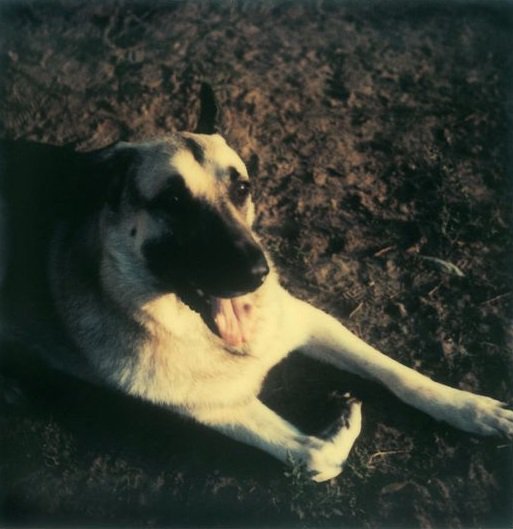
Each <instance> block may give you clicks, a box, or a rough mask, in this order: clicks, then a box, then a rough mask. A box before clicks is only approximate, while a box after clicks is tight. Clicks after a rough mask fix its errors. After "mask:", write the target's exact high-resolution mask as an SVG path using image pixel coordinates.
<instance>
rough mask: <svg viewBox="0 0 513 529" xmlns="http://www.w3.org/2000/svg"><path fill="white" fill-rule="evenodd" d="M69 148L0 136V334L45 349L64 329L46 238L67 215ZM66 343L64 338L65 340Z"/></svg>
mask: <svg viewBox="0 0 513 529" xmlns="http://www.w3.org/2000/svg"><path fill="white" fill-rule="evenodd" d="M74 156H75V155H74V154H73V152H72V151H71V150H68V149H66V148H62V147H54V146H48V145H41V144H36V143H30V142H18V141H2V142H0V340H1V341H2V342H3V343H5V341H6V340H8V341H12V340H15V341H16V342H21V343H23V344H24V345H26V346H29V347H32V346H36V344H37V349H38V350H45V351H51V350H54V349H55V347H57V348H59V347H63V346H64V342H65V338H64V337H65V333H64V332H63V329H62V324H61V323H60V320H59V318H58V317H57V315H56V312H55V306H54V302H53V300H52V295H51V291H50V285H49V281H48V268H49V260H50V258H51V241H52V238H53V235H54V232H55V229H56V226H57V224H58V223H59V221H62V220H65V219H66V218H69V216H70V212H71V211H72V208H71V207H70V204H71V201H72V200H71V199H72V195H74V194H75V191H74V190H73V187H74V186H73V179H74V178H75V172H74V169H73V167H74V165H75V162H74ZM65 345H66V347H67V346H68V344H67V343H66V344H65Z"/></svg>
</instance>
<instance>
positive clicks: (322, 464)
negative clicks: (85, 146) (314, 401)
mask: <svg viewBox="0 0 513 529" xmlns="http://www.w3.org/2000/svg"><path fill="white" fill-rule="evenodd" d="M217 119H218V107H217V103H216V101H215V97H214V94H213V92H212V89H211V88H210V87H209V86H208V85H203V86H202V89H201V104H200V116H199V119H198V126H197V128H196V129H195V131H194V132H179V133H174V134H170V135H169V136H166V137H163V138H159V139H156V140H152V141H148V142H145V143H126V142H119V143H117V144H115V145H112V146H109V147H106V148H103V149H100V150H97V151H93V152H89V153H75V152H73V151H72V150H70V149H66V148H57V147H42V146H38V145H28V146H27V145H25V146H24V147H23V149H22V148H21V147H18V146H17V144H16V142H15V143H9V142H4V143H3V144H2V153H3V154H2V163H1V167H2V172H3V175H4V177H3V179H2V183H1V188H0V189H1V191H2V196H3V199H2V200H1V202H0V205H1V207H0V213H1V214H2V216H3V221H2V223H1V225H0V246H1V247H2V257H3V259H2V265H1V266H0V278H2V280H3V293H2V319H1V327H0V333H1V336H2V339H3V340H19V341H24V340H25V342H27V343H28V342H30V343H33V341H34V340H33V338H34V336H37V337H38V344H37V346H36V349H37V352H38V354H42V355H43V356H44V357H45V358H46V360H47V361H48V362H49V363H50V364H51V365H52V366H53V367H55V368H58V369H62V370H65V371H67V372H69V373H71V374H73V375H76V376H78V377H81V378H83V379H86V380H89V381H92V382H94V383H100V384H107V385H109V386H113V387H115V388H118V389H120V390H121V391H123V392H125V393H127V394H129V395H133V396H136V397H140V398H142V399H145V400H147V401H150V402H152V403H154V404H157V405H159V406H164V407H166V408H169V409H171V410H174V411H175V412H177V413H178V414H181V415H184V416H187V417H191V418H193V419H194V420H196V421H198V422H199V423H202V424H204V425H207V426H209V427H211V428H213V429H215V430H217V431H219V432H222V433H223V434H225V435H227V436H229V437H231V438H233V439H236V440H238V441H241V442H243V443H247V444H249V445H252V446H254V447H257V448H260V449H262V450H264V451H265V452H267V453H269V454H270V455H272V456H274V457H275V458H278V459H279V460H280V461H282V462H284V463H290V462H294V463H295V464H301V465H303V466H304V467H305V468H306V470H307V472H308V473H309V475H310V476H311V477H312V479H313V480H315V481H318V482H322V481H325V480H329V479H331V478H334V477H335V476H337V475H338V474H339V473H340V472H341V471H342V468H343V465H344V462H345V461H346V459H347V457H348V455H349V452H350V450H351V448H352V446H353V444H354V442H355V440H356V439H357V437H358V435H359V433H360V428H361V421H362V415H361V402H359V401H358V400H357V399H354V398H349V399H348V400H347V406H346V407H347V410H345V411H344V412H343V413H341V415H340V419H339V420H338V421H336V423H335V424H333V425H332V426H331V427H330V428H329V430H328V431H327V432H326V433H325V434H323V435H320V436H313V435H306V434H304V433H302V432H301V431H300V430H299V429H297V428H296V427H294V426H293V425H292V424H290V423H289V422H287V421H285V420H284V419H283V418H281V417H280V416H279V415H277V414H276V413H275V412H274V411H272V410H271V409H269V408H268V407H266V406H265V405H264V404H263V403H262V402H261V401H260V400H259V398H258V395H259V392H260V389H261V387H262V383H263V381H264V379H265V377H266V375H267V373H268V372H269V370H270V369H271V368H272V367H273V366H275V365H276V364H277V363H279V362H280V361H281V360H283V359H284V358H285V357H286V356H287V355H288V354H289V353H290V352H291V351H293V350H296V349H299V350H301V351H302V352H303V353H304V354H306V355H309V356H311V357H312V358H314V359H317V360H319V361H322V362H324V363H328V364H331V365H332V366H334V367H335V368H337V369H342V370H347V371H349V372H351V373H354V374H357V375H359V376H361V377H366V378H369V379H372V380H374V381H376V382H379V383H382V384H384V385H385V386H386V387H387V388H388V389H389V390H390V391H391V392H392V393H394V394H395V395H396V396H397V397H398V398H399V399H401V400H403V401H404V402H406V403H408V404H410V405H412V406H414V407H416V408H418V409H419V410H422V411H423V412H425V413H427V414H429V415H430V416H432V417H434V418H435V419H438V420H440V421H445V422H447V423H449V424H450V425H452V426H454V427H456V428H460V429H462V430H465V431H467V432H471V433H475V434H481V435H506V436H509V437H513V411H512V410H510V409H508V408H507V406H506V405H505V404H504V403H502V402H499V401H497V400H494V399H492V398H489V397H485V396H479V395H475V394H472V393H469V392H466V391H462V390H459V389H455V388H452V387H448V386H446V385H443V384H440V383H437V382H435V381H433V380H431V379H430V378H428V377H426V376H424V375H422V374H420V373H418V372H416V371H414V370H413V369H410V368H408V367H406V366H404V365H402V364H400V363H398V362H396V361H395V360H393V359H391V358H390V357H388V356H386V355H384V354H382V353H381V352H379V351H377V350H376V349H375V348H373V347H372V346H371V345H368V344H367V343H365V342H364V341H362V340H361V339H360V338H358V337H357V336H355V335H354V334H352V333H351V332H350V331H349V330H348V329H346V328H345V327H344V326H343V325H342V324H341V323H340V322H338V321H337V320H336V319H334V318H333V317H331V316H330V315H328V314H326V313H325V312H323V311H321V310H319V309H317V308H315V307H313V306H312V305H310V304H308V303H306V302H304V301H301V300H299V299H297V298H295V297H294V296H292V295H291V294H290V293H288V292H287V291H286V290H285V289H284V288H283V287H281V286H280V283H279V280H278V276H277V272H276V270H275V268H274V267H273V264H272V261H271V257H270V256H269V254H268V253H267V252H266V251H265V249H264V248H263V247H262V244H261V242H260V241H259V239H258V237H257V235H256V234H255V232H254V231H253V229H252V225H253V221H254V217H255V211H254V205H253V202H252V198H251V186H250V182H249V178H248V172H247V169H246V166H245V165H244V163H243V161H242V160H241V158H240V157H239V156H238V155H237V153H236V152H235V151H234V150H232V149H231V148H230V147H229V146H228V144H227V143H226V141H225V140H224V139H223V137H222V136H221V135H220V134H219V131H218V128H217ZM36 159H37V160H38V161H37V162H36V161H35V160H36ZM35 163H36V164H37V167H34V164H35ZM34 168H35V169H36V171H34ZM29 169H30V171H29ZM14 172H16V173H17V174H15V175H14V176H13V177H11V178H8V175H9V174H10V173H14ZM29 172H32V173H33V172H35V173H36V176H35V177H34V178H33V180H31V181H30V182H29V181H28V180H27V179H26V178H25V177H23V176H20V175H23V174H26V173H29ZM6 175H7V176H6ZM28 189H31V192H28V191H27V190H28ZM34 218H37V219H38V220H37V222H35V221H34Z"/></svg>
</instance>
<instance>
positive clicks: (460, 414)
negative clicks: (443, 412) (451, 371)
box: [445, 390, 513, 439]
mask: <svg viewBox="0 0 513 529" xmlns="http://www.w3.org/2000/svg"><path fill="white" fill-rule="evenodd" d="M456 391H457V393H456V394H455V395H454V400H453V404H454V405H455V406H454V407H455V408H456V409H455V410H454V413H449V414H448V416H447V417H446V418H445V419H446V420H447V421H448V422H450V423H452V424H454V425H455V426H457V427H459V428H461V429H462V430H465V431H467V432H471V433H477V434H480V435H505V436H507V437H509V438H511V439H513V411H512V410H511V409H509V408H508V406H507V405H506V404H505V403H503V402H500V401H498V400H495V399H492V398H490V397H483V396H481V395H474V394H473V393H469V392H467V391H460V390H456Z"/></svg>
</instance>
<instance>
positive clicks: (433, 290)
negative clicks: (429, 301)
mask: <svg viewBox="0 0 513 529" xmlns="http://www.w3.org/2000/svg"><path fill="white" fill-rule="evenodd" d="M441 285H442V283H439V284H438V285H436V287H433V288H432V289H431V290H430V291H429V292H428V293H427V295H428V296H432V295H433V294H434V293H435V292H436V291H437V290H438V289H439V288H440V286H441Z"/></svg>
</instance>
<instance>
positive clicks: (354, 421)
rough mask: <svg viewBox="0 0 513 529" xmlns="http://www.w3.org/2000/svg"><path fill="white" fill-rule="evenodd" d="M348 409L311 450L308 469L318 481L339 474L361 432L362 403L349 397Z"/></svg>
mask: <svg viewBox="0 0 513 529" xmlns="http://www.w3.org/2000/svg"><path fill="white" fill-rule="evenodd" d="M347 403H348V406H349V407H348V410H347V411H346V410H345V411H344V413H343V414H342V415H341V416H340V418H339V419H338V420H337V421H335V423H334V424H333V425H331V426H330V428H329V429H328V430H326V431H325V432H324V434H323V436H322V441H321V442H320V443H319V444H318V445H317V446H316V447H315V448H312V449H311V450H310V454H309V456H310V457H309V461H308V469H309V470H310V472H311V476H312V479H313V480H314V481H316V482H318V483H320V482H322V481H327V480H329V479H332V478H334V477H336V476H338V475H339V474H340V473H341V472H342V467H343V465H344V463H345V461H346V459H347V457H348V455H349V452H350V451H351V448H352V447H353V444H354V442H355V441H356V439H357V437H358V435H359V434H360V431H361V427H362V411H361V408H362V403H361V402H360V401H359V400H357V399H355V398H348V401H347Z"/></svg>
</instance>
